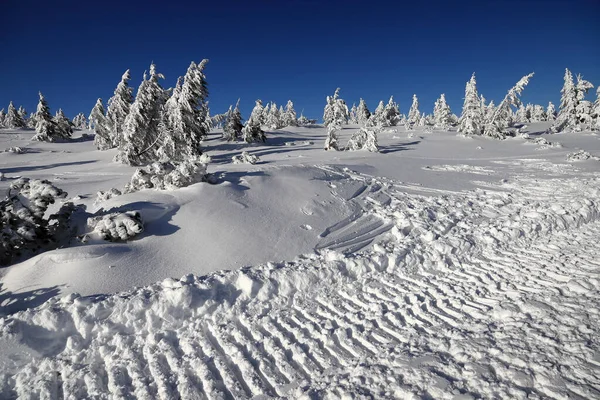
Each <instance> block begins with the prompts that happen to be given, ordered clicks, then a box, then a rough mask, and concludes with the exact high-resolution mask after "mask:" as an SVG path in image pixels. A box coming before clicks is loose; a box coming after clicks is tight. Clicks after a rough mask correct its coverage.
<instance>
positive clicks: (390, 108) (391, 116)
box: [383, 96, 400, 126]
mask: <svg viewBox="0 0 600 400" xmlns="http://www.w3.org/2000/svg"><path fill="white" fill-rule="evenodd" d="M383 121H384V126H396V125H398V122H400V109H399V108H398V104H397V103H396V102H395V101H394V96H390V99H389V100H388V103H387V104H386V106H385V108H384V109H383Z"/></svg>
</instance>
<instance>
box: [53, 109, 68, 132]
mask: <svg viewBox="0 0 600 400" xmlns="http://www.w3.org/2000/svg"><path fill="white" fill-rule="evenodd" d="M54 123H55V124H56V129H57V130H58V131H59V132H60V135H61V136H63V137H70V136H71V135H72V134H73V123H72V122H71V121H70V120H69V118H67V116H66V115H65V113H64V112H63V110H62V108H59V109H58V111H57V112H56V115H54Z"/></svg>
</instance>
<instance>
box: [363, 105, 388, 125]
mask: <svg viewBox="0 0 600 400" xmlns="http://www.w3.org/2000/svg"><path fill="white" fill-rule="evenodd" d="M384 125H385V105H384V104H383V100H380V101H379V104H378V105H377V107H376V108H375V111H373V114H371V117H370V118H369V120H368V122H367V124H366V125H365V126H384Z"/></svg>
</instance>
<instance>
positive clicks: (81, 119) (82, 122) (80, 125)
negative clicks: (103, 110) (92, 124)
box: [73, 112, 87, 129]
mask: <svg viewBox="0 0 600 400" xmlns="http://www.w3.org/2000/svg"><path fill="white" fill-rule="evenodd" d="M73 125H74V126H75V129H87V118H86V117H85V114H84V113H81V112H80V113H79V114H77V115H76V116H75V118H73Z"/></svg>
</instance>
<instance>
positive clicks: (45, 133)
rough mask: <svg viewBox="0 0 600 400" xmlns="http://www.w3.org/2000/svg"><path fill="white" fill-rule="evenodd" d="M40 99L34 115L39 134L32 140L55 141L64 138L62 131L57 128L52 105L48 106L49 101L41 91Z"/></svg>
mask: <svg viewBox="0 0 600 400" xmlns="http://www.w3.org/2000/svg"><path fill="white" fill-rule="evenodd" d="M39 95H40V100H39V102H38V106H37V110H36V112H35V115H34V117H33V118H34V121H35V130H36V132H37V134H36V135H35V136H34V137H33V138H32V140H38V141H43V142H54V141H56V140H58V139H63V138H64V137H62V136H61V132H60V131H59V130H58V129H57V127H56V123H55V122H54V120H53V119H52V114H50V107H48V102H47V101H46V99H45V98H44V96H43V95H42V93H41V92H40V93H39Z"/></svg>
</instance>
